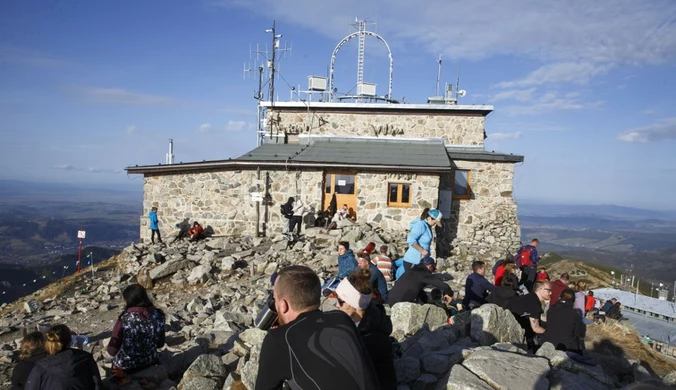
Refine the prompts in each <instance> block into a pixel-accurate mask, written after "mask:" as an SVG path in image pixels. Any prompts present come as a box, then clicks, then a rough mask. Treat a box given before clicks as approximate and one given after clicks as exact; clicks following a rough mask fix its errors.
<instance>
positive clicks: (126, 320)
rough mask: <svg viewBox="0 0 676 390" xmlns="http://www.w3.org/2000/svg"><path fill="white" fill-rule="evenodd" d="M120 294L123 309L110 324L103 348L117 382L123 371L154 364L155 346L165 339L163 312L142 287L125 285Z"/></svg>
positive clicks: (121, 380) (157, 346) (121, 378)
mask: <svg viewBox="0 0 676 390" xmlns="http://www.w3.org/2000/svg"><path fill="white" fill-rule="evenodd" d="M122 297H123V298H124V302H125V308H124V311H123V312H122V314H120V316H119V317H118V318H117V321H116V322H115V326H113V334H112V336H111V338H110V342H109V343H108V348H107V351H108V353H109V354H110V355H111V356H113V372H114V374H115V375H116V377H118V378H120V379H118V381H120V382H124V377H125V374H126V373H130V372H134V371H138V370H141V369H144V368H146V367H149V366H152V365H154V364H157V358H158V353H157V348H162V347H163V346H164V339H165V332H164V323H165V316H164V313H163V312H162V310H159V309H156V308H155V306H154V305H153V303H152V302H151V301H150V298H149V297H148V293H147V292H146V289H145V288H143V286H141V285H139V284H132V285H129V286H127V288H125V289H124V291H123V292H122Z"/></svg>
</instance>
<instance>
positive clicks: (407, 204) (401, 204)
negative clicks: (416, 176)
mask: <svg viewBox="0 0 676 390" xmlns="http://www.w3.org/2000/svg"><path fill="white" fill-rule="evenodd" d="M393 185H396V186H397V201H396V202H392V201H390V188H391V187H392V186H393ZM404 186H408V202H402V197H403V196H404V192H403V188H404ZM412 192H413V183H403V182H388V183H387V207H402V208H406V207H411V198H412V196H411V195H412V194H411V193H412Z"/></svg>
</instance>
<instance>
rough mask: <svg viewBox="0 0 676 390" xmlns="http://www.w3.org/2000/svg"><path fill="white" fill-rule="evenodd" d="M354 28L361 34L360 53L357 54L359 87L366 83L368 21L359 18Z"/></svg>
mask: <svg viewBox="0 0 676 390" xmlns="http://www.w3.org/2000/svg"><path fill="white" fill-rule="evenodd" d="M353 26H354V27H356V28H357V31H358V32H359V51H358V52H357V85H359V84H361V83H363V82H364V54H365V47H364V46H365V44H366V20H359V18H357V19H356V20H355V23H354V24H353Z"/></svg>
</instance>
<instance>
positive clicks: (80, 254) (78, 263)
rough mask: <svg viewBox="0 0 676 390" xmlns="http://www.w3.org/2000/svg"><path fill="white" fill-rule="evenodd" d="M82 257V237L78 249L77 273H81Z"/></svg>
mask: <svg viewBox="0 0 676 390" xmlns="http://www.w3.org/2000/svg"><path fill="white" fill-rule="evenodd" d="M81 257H82V239H80V249H79V250H78V251H77V273H80V263H81V262H80V258H81Z"/></svg>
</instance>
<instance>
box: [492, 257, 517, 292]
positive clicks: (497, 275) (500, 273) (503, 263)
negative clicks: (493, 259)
mask: <svg viewBox="0 0 676 390" xmlns="http://www.w3.org/2000/svg"><path fill="white" fill-rule="evenodd" d="M507 264H512V265H513V264H514V260H499V261H498V262H497V263H496V264H495V266H494V267H493V276H494V278H493V284H495V285H496V286H502V278H503V277H504V275H505V267H507ZM515 268H516V267H514V268H512V273H514V271H513V270H514V269H515ZM515 276H516V275H515Z"/></svg>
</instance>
